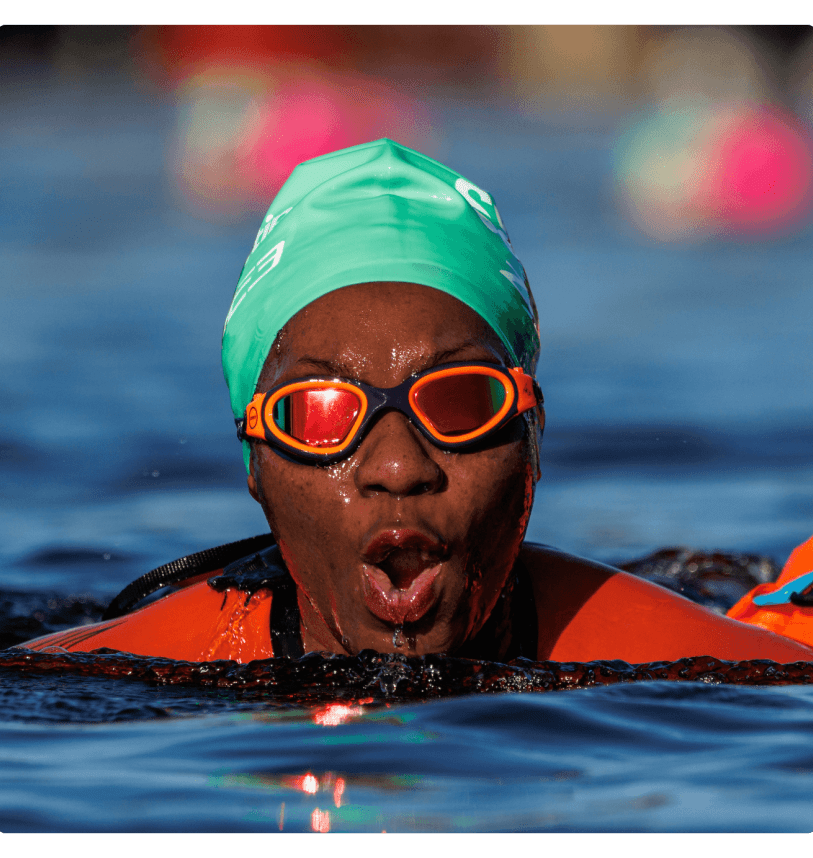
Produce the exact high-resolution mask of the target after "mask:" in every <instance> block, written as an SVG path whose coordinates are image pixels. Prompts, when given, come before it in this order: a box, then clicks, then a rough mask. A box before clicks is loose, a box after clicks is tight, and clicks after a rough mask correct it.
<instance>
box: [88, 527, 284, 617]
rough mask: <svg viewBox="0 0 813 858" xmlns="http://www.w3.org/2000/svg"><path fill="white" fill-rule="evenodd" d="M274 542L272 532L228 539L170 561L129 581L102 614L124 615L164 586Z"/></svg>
mask: <svg viewBox="0 0 813 858" xmlns="http://www.w3.org/2000/svg"><path fill="white" fill-rule="evenodd" d="M273 544H274V537H273V536H272V534H270V533H262V534H260V535H259V536H252V537H249V538H248V539H241V540H239V542H229V543H228V544H227V545H218V546H217V548H207V549H206V550H205V551H198V552H197V554H189V555H187V556H186V557H181V558H180V559H178V560H173V561H172V562H171V563H165V564H164V565H163V566H159V567H158V568H157V569H153V570H152V571H151V572H147V574H146V575H142V576H141V577H140V578H137V579H136V580H135V581H133V582H132V583H131V584H128V585H127V586H126V587H125V588H124V589H123V590H122V591H121V593H119V594H118V596H116V597H115V598H114V599H113V601H112V602H111V603H110V604H109V605H108V606H107V610H106V611H105V612H104V614H102V620H114V619H116V617H122V616H124V614H128V613H129V612H130V611H132V610H133V608H135V607H136V605H137V604H138V603H139V602H140V601H141V600H142V599H145V598H146V597H147V596H151V595H152V594H153V593H156V592H157V591H158V590H160V589H161V588H163V587H167V586H169V585H170V584H177V583H179V582H180V581H185V580H186V579H187V578H194V577H195V576H196V575H205V574H206V573H207V572H217V570H218V569H223V568H224V567H225V566H227V565H228V564H229V563H233V562H234V561H235V560H239V559H240V558H242V557H245V556H246V554H250V553H251V552H252V551H261V550H262V549H263V548H268V547H269V546H270V545H273Z"/></svg>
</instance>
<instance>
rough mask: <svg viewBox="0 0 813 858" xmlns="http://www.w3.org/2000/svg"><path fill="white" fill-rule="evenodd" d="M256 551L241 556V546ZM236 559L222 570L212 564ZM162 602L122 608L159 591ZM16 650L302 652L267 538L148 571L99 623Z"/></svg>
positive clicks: (283, 577)
mask: <svg viewBox="0 0 813 858" xmlns="http://www.w3.org/2000/svg"><path fill="white" fill-rule="evenodd" d="M261 546H264V548H263V549H262V550H260V551H257V552H255V553H253V554H249V555H247V556H242V555H243V554H244V553H245V551H246V549H248V548H251V547H253V548H257V547H261ZM235 555H236V556H237V558H238V559H237V560H235V561H234V562H232V563H229V564H228V565H226V566H225V568H212V566H213V563H216V562H217V561H218V560H220V561H221V562H222V561H223V559H224V558H225V559H228V558H230V557H234V556H235ZM167 584H170V585H171V586H172V587H173V592H170V593H169V595H165V596H164V597H163V598H162V599H160V600H158V601H155V602H153V603H152V604H148V605H145V606H144V607H141V608H137V609H136V610H133V611H132V612H129V613H128V611H129V610H130V608H131V607H132V605H133V604H137V603H138V602H139V601H141V600H142V599H143V598H144V597H145V596H148V595H151V594H152V593H153V592H155V591H159V590H162V589H164V588H165V587H166V586H167ZM20 646H23V647H25V648H26V649H33V650H39V651H40V652H48V651H64V650H67V651H68V652H91V651H93V650H94V649H100V648H103V647H105V648H109V649H115V650H120V651H123V652H131V653H134V654H136V655H143V656H159V657H163V658H173V659H178V660H182V661H215V660H218V659H230V660H234V661H238V662H243V663H245V662H249V661H252V660H254V659H260V658H271V657H272V656H274V655H290V656H300V655H302V644H301V640H300V638H299V612H298V608H297V606H296V587H295V585H294V583H293V580H292V579H291V577H290V575H289V574H288V571H287V570H286V569H285V567H284V564H283V563H282V558H281V556H280V554H279V549H278V548H277V547H276V545H274V543H273V538H272V537H271V535H270V534H265V535H263V536H260V537H253V538H252V539H247V540H242V541H241V542H238V543H232V544H231V545H226V546H220V547H219V548H217V549H209V550H207V551H203V552H199V553H198V554H194V555H191V556H190V557H184V558H181V560H176V561H173V562H172V563H168V564H166V566H161V567H159V568H158V569H154V570H153V571H152V572H149V573H147V575H144V576H142V578H139V579H138V581H134V582H133V583H132V584H130V585H128V586H127V587H126V588H125V589H124V590H123V591H122V592H121V593H119V595H118V596H116V598H115V599H114V600H113V602H112V603H111V605H110V607H109V608H108V609H107V612H106V615H105V617H104V618H103V621H102V622H101V623H94V624H92V625H87V626H79V627H77V628H74V629H68V630H67V631H63V632H55V633H54V634H50V635H45V636H44V637H40V638H36V639H35V640H32V641H27V642H26V643H24V644H21V645H20Z"/></svg>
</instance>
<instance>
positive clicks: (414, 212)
mask: <svg viewBox="0 0 813 858" xmlns="http://www.w3.org/2000/svg"><path fill="white" fill-rule="evenodd" d="M379 281H396V282H404V283H417V284H419V285H421V286H431V287H433V288H434V289H440V290H441V291H442V292H447V293H448V294H450V295H453V296H454V297H455V298H458V299H459V300H460V301H462V302H463V303H464V304H466V305H468V306H469V307H471V308H472V310H474V311H475V312H476V313H478V314H479V315H480V316H482V318H483V319H485V321H486V322H488V324H489V325H491V327H492V328H493V329H494V331H495V332H496V333H497V335H498V336H499V338H500V340H501V341H502V343H503V345H504V346H505V348H506V350H507V351H508V354H509V356H510V358H511V360H512V361H513V362H514V363H515V365H516V366H521V367H523V369H524V370H525V371H526V372H528V373H530V374H531V375H533V374H535V371H536V362H537V359H538V357H539V322H538V319H537V314H536V307H535V305H534V300H533V297H532V295H531V290H530V287H529V286H528V278H527V277H526V275H525V269H524V268H523V266H522V263H521V262H520V261H519V259H517V257H516V254H515V253H514V250H513V248H512V247H511V242H510V241H509V239H508V234H507V232H506V231H505V226H504V225H503V222H502V218H501V217H500V214H499V212H498V211H497V207H496V206H495V205H494V201H493V199H492V197H491V195H490V194H488V193H486V191H484V190H482V189H481V188H478V187H477V186H476V185H474V184H472V183H471V182H469V181H468V180H467V179H464V178H463V177H462V176H461V175H460V174H459V173H455V172H454V170H450V169H449V168H448V167H444V166H443V164H440V163H439V162H438V161H435V160H433V159H432V158H428V157H427V156H426V155H422V154H421V153H420V152H416V151H414V150H413V149H408V148H407V147H406V146H401V145H399V144H398V143H394V142H393V141H392V140H386V139H384V140H376V141H375V142H373V143H365V144H362V145H361V146H352V147H350V148H349V149H342V150H340V151H338V152H332V153H330V154H328V155H323V156H321V157H320V158H314V159H312V160H310V161H305V162H303V163H302V164H300V165H299V166H298V167H297V168H296V169H295V170H294V171H293V173H292V174H291V176H290V178H289V179H288V181H287V182H286V183H285V184H284V185H283V187H282V189H281V190H280V192H279V193H278V194H277V196H276V198H275V199H274V201H273V203H271V208H270V209H269V210H268V214H267V215H266V216H265V219H264V220H263V223H262V225H261V226H260V230H259V232H258V233H257V238H256V239H255V241H254V247H253V248H252V250H251V253H250V254H249V256H248V259H247V260H246V264H245V265H244V266H243V271H242V273H241V275H240V279H239V281H238V283H237V288H236V289H235V292H234V298H233V299H232V303H231V308H230V309H229V314H228V316H227V317H226V324H225V327H224V328H223V352H222V356H223V372H224V374H225V376H226V383H227V384H228V386H229V393H230V395H231V406H232V411H233V412H234V416H235V418H241V417H243V416H244V415H245V410H246V406H247V405H248V403H249V402H250V401H251V398H252V397H253V396H254V392H255V388H256V386H257V380H258V379H259V377H260V372H261V371H262V367H263V364H264V363H265V359H266V357H267V356H268V352H269V350H270V348H271V345H272V343H273V342H274V339H275V338H276V336H277V334H278V333H279V332H280V330H281V328H282V327H283V325H285V323H286V322H287V321H288V320H289V319H291V318H292V317H293V316H294V315H295V314H296V313H298V312H299V311H300V310H301V309H302V308H303V307H305V306H307V305H308V304H310V303H311V302H312V301H315V300H316V299H317V298H320V297H321V296H322V295H326V294H327V293H328V292H332V291H334V290H335V289H341V288H342V287H343V286H351V285H353V284H355V283H373V282H379ZM249 450H250V448H249V445H248V443H247V442H245V441H244V442H243V457H244V460H245V463H246V469H247V470H248V461H249Z"/></svg>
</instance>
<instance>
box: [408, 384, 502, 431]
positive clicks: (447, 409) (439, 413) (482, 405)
mask: <svg viewBox="0 0 813 858" xmlns="http://www.w3.org/2000/svg"><path fill="white" fill-rule="evenodd" d="M506 396H507V392H506V388H505V384H504V383H503V382H502V381H501V380H500V379H499V378H494V376H491V375H486V374H485V373H482V374H480V373H466V374H460V375H445V376H441V377H440V378H433V379H431V380H430V381H428V382H427V383H426V384H424V385H423V386H422V387H421V388H420V389H419V390H418V391H417V392H416V394H415V404H416V405H417V406H418V408H419V409H420V410H421V411H422V412H423V415H424V417H426V419H427V420H429V421H430V423H431V424H432V426H433V427H434V428H435V431H437V432H438V433H440V434H441V435H446V436H449V437H455V436H457V435H468V434H469V433H470V432H474V431H476V430H477V429H480V428H481V427H483V426H485V425H486V424H487V423H488V422H489V421H490V420H492V419H493V418H494V417H495V416H496V415H497V414H498V413H499V411H500V409H501V408H502V407H503V405H504V404H505V400H506Z"/></svg>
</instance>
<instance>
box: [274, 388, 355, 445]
mask: <svg viewBox="0 0 813 858" xmlns="http://www.w3.org/2000/svg"><path fill="white" fill-rule="evenodd" d="M361 406H362V403H361V399H360V398H359V397H358V396H357V395H356V394H355V393H353V392H352V391H350V390H341V389H339V390H337V389H335V388H306V389H303V390H295V391H293V392H291V393H289V394H287V395H285V396H281V397H280V398H279V399H278V400H277V401H276V403H275V404H274V408H273V415H272V416H273V420H274V423H275V424H276V427H277V429H279V430H280V432H283V433H285V434H286V435H289V436H290V437H292V438H294V439H295V440H297V441H299V442H300V443H301V444H306V445H307V446H309V447H335V446H337V445H338V444H341V443H342V442H343V441H344V440H345V439H346V438H347V436H348V435H349V434H350V430H351V429H352V428H353V423H354V422H355V420H356V418H357V417H358V415H359V412H360V411H361Z"/></svg>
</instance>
